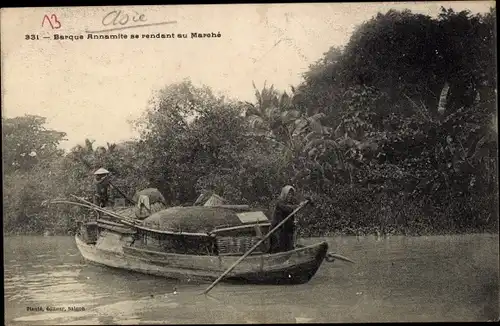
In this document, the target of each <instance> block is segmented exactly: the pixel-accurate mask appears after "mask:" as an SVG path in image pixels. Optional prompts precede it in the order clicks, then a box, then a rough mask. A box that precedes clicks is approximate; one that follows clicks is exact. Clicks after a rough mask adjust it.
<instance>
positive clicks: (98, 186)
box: [94, 168, 109, 207]
mask: <svg viewBox="0 0 500 326" xmlns="http://www.w3.org/2000/svg"><path fill="white" fill-rule="evenodd" d="M94 175H95V181H94V185H95V190H96V192H95V196H94V202H95V204H96V205H98V206H100V207H105V206H106V205H107V203H108V201H109V194H108V190H109V171H108V170H106V169H104V168H100V169H99V170H97V171H95V172H94Z"/></svg>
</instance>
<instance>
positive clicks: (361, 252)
mask: <svg viewBox="0 0 500 326" xmlns="http://www.w3.org/2000/svg"><path fill="white" fill-rule="evenodd" d="M317 240H318V239H315V240H311V239H309V240H306V241H305V242H306V243H307V242H312V241H317ZM326 240H327V241H328V242H329V243H330V245H331V248H332V250H334V251H336V252H339V253H341V254H343V255H346V256H348V257H350V258H352V259H353V260H355V261H356V264H355V265H351V264H345V263H342V262H338V261H336V262H335V263H334V264H330V263H327V262H325V263H324V264H323V266H322V267H321V268H320V270H319V271H318V273H317V274H316V276H315V277H314V278H313V279H312V280H311V281H310V282H309V283H308V284H303V285H295V286H255V285H237V284H224V283H221V284H219V285H217V286H216V287H215V288H214V289H213V290H212V291H211V292H210V296H204V295H199V293H200V292H201V291H202V290H203V289H205V287H206V286H207V284H182V283H179V282H177V281H175V280H167V279H163V278H157V277H152V276H148V275H143V274H138V273H130V272H127V271H122V270H117V269H111V268H107V267H101V266H96V265H91V264H87V263H85V262H83V261H82V259H81V256H80V255H79V253H78V250H77V249H76V246H75V245H74V243H73V239H72V238H69V237H14V238H6V239H5V245H4V248H5V249H4V252H5V262H6V263H5V277H4V279H5V301H6V320H7V324H8V325H17V324H25V325H41V324H47V325H49V324H50V325H53V324H66V325H77V324H86V325H98V324H168V323H177V324H182V323H189V324H195V323H308V322H370V321H373V322H378V321H462V320H463V321H472V320H493V319H496V318H498V310H499V307H498V277H499V274H498V236H490V235H469V236H461V237H458V236H453V237H452V236H450V237H419V238H408V237H392V238H388V239H377V238H370V237H366V238H356V237H341V238H335V239H326ZM174 289H176V292H175V293H174ZM38 306H42V307H47V306H52V307H69V306H74V307H84V309H85V311H56V312H48V311H45V312H38V311H27V307H38Z"/></svg>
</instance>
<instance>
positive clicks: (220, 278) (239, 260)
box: [202, 200, 309, 294]
mask: <svg viewBox="0 0 500 326" xmlns="http://www.w3.org/2000/svg"><path fill="white" fill-rule="evenodd" d="M307 203H309V201H308V200H305V201H303V202H302V203H301V204H300V205H299V207H297V208H296V209H295V210H294V211H293V212H291V213H290V215H288V216H287V217H286V218H284V219H283V220H282V221H281V222H280V223H279V224H278V225H276V226H275V227H274V228H273V229H272V230H271V231H269V232H268V233H267V234H266V235H265V236H264V238H262V239H261V240H260V241H259V242H257V243H256V244H255V245H254V246H253V247H252V248H250V249H249V250H248V251H247V252H246V253H245V254H244V255H243V256H241V257H240V259H238V260H237V261H236V262H235V263H234V264H233V265H232V266H231V267H229V268H228V269H227V270H226V271H225V272H224V273H222V275H221V276H219V278H218V279H216V280H215V281H214V282H213V283H212V284H211V285H210V286H209V287H208V288H207V289H206V290H205V291H203V293H202V294H207V293H208V292H209V291H210V290H211V289H212V288H213V287H214V286H215V285H217V283H219V282H220V280H222V279H223V278H224V276H226V275H227V274H229V273H230V272H231V271H232V270H233V269H234V268H235V267H236V266H237V265H238V264H239V263H240V262H241V261H242V260H243V259H245V258H246V257H247V256H248V255H250V254H251V253H252V252H253V251H254V250H255V249H257V247H258V246H259V245H260V244H261V243H262V242H264V241H265V240H266V239H267V238H269V237H270V236H271V234H273V233H274V231H276V230H277V229H278V228H279V227H281V226H282V225H283V224H285V222H286V221H288V220H289V219H290V218H291V217H292V216H293V215H295V214H296V213H297V212H298V211H299V210H301V209H302V208H303V207H304V206H306V205H307Z"/></svg>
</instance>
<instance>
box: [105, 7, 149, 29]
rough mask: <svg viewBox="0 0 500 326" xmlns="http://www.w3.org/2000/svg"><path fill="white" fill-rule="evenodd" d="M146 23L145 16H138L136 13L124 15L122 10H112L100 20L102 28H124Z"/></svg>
mask: <svg viewBox="0 0 500 326" xmlns="http://www.w3.org/2000/svg"><path fill="white" fill-rule="evenodd" d="M146 21H147V19H146V15H144V14H139V13H138V12H137V11H134V12H133V13H126V12H124V11H122V10H113V11H110V12H108V13H107V14H106V15H105V16H104V17H103V18H102V24H103V25H104V26H126V25H127V24H129V23H145V22H146Z"/></svg>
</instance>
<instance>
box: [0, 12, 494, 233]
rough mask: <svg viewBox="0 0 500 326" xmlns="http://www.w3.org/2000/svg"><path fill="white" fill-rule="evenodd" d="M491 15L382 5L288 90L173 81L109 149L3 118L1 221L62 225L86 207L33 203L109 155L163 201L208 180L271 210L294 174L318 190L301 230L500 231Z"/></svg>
mask: <svg viewBox="0 0 500 326" xmlns="http://www.w3.org/2000/svg"><path fill="white" fill-rule="evenodd" d="M495 24H496V14H495V11H494V10H491V12H490V13H487V14H484V15H471V14H470V13H468V12H465V11H464V12H454V11H452V10H445V9H443V10H442V13H441V14H440V15H439V16H438V17H437V18H431V17H428V16H425V15H419V14H413V13H411V12H410V11H403V12H398V11H394V10H391V11H389V12H387V13H386V14H378V15H377V16H376V17H373V18H372V19H371V20H369V21H367V22H365V23H364V24H362V25H361V26H359V27H358V28H357V30H356V31H355V32H354V34H353V35H352V36H351V39H350V41H349V42H348V44H347V45H346V46H345V47H344V48H338V47H332V48H331V49H330V50H329V51H328V52H327V53H325V55H324V57H323V58H321V59H320V60H318V61H317V62H316V63H314V64H313V65H311V66H310V69H309V71H308V72H307V73H305V74H304V80H303V82H302V83H301V84H300V85H297V86H296V87H294V88H292V89H291V90H290V91H288V92H282V91H279V90H276V89H275V88H274V87H272V86H270V87H267V86H266V85H264V88H263V89H261V90H259V89H258V88H257V87H255V85H254V88H255V101H254V102H252V103H246V102H245V103H243V102H238V101H233V100H231V99H226V98H223V97H220V96H217V95H215V94H214V93H213V92H212V90H211V89H209V88H208V87H196V86H194V85H193V84H192V83H191V82H190V81H189V80H186V81H184V82H182V83H178V84H174V85H168V86H166V87H165V88H163V89H161V90H160V91H158V92H157V93H155V94H154V96H153V97H152V100H151V102H150V103H149V107H148V109H147V110H146V112H145V114H144V116H143V117H142V118H141V119H139V121H137V127H138V128H139V130H140V131H141V136H140V138H139V139H138V140H136V141H130V142H126V143H121V144H108V145H107V148H105V147H98V148H94V146H93V143H92V142H91V141H89V140H85V144H84V145H82V146H76V147H75V148H73V150H72V151H71V152H70V153H67V154H64V155H63V153H62V152H61V151H59V150H57V145H58V143H59V142H60V141H61V140H62V139H63V137H64V133H61V132H55V131H51V130H46V129H44V127H43V126H44V123H45V120H44V118H41V117H33V116H26V117H20V118H14V119H5V120H3V134H4V142H3V153H4V155H3V157H4V171H5V179H4V211H5V214H4V227H5V229H6V231H8V232H22V233H29V232H34V233H40V232H43V231H44V230H51V231H53V232H56V233H64V232H68V231H71V230H72V227H73V225H74V223H73V221H74V219H76V218H78V217H79V216H80V215H82V214H87V212H85V211H84V210H81V209H78V208H71V207H65V206H57V207H54V206H49V207H44V206H42V205H41V203H42V201H43V200H46V199H51V198H55V197H58V196H61V197H67V196H68V194H77V195H83V196H87V197H89V196H91V195H92V186H91V182H92V172H93V171H94V170H95V169H97V168H98V167H101V166H104V167H106V168H107V169H108V170H110V171H112V172H113V174H114V179H113V180H114V183H115V184H116V185H117V186H118V187H119V188H120V189H122V191H124V192H125V193H126V194H127V195H128V196H129V197H131V196H132V195H133V193H134V191H135V190H137V189H141V188H146V187H156V188H158V189H160V191H161V192H162V193H163V195H164V197H165V198H166V200H167V202H169V203H170V204H171V205H181V204H190V203H193V202H194V201H195V200H196V198H197V197H198V195H199V194H200V193H202V192H215V193H217V194H219V195H222V196H223V197H225V198H227V199H228V200H230V201H232V202H234V203H246V204H251V205H256V206H261V207H264V208H269V207H270V206H272V204H273V201H274V199H275V197H276V196H277V195H278V193H279V190H280V188H281V187H282V186H283V185H285V184H289V183H291V184H293V185H294V186H296V187H297V188H298V189H299V190H300V192H301V193H302V194H303V195H304V196H308V197H310V198H311V199H313V201H314V206H312V207H311V208H309V209H308V211H307V212H304V214H303V215H302V218H301V219H300V220H299V225H300V230H301V232H302V234H303V235H320V234H326V233H344V234H366V233H379V234H391V233H410V234H430V233H452V232H485V231H487V232H496V230H497V227H498V212H497V206H498V180H497V174H498V170H497V166H498V159H497V153H498V148H497V137H498V134H497V127H496V119H497V115H496V96H497V95H496V61H495V59H496V58H495V51H496V46H495V45H496V34H495ZM28 145H29V146H28ZM114 196H115V197H119V195H118V194H117V193H115V194H114Z"/></svg>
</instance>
